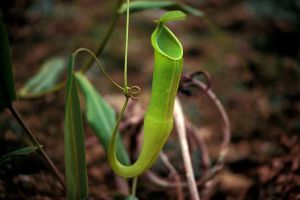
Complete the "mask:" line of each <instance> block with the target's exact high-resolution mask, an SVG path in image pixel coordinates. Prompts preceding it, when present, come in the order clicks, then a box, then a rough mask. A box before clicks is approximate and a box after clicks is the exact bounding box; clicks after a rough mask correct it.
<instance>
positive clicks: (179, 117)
mask: <svg viewBox="0 0 300 200" xmlns="http://www.w3.org/2000/svg"><path fill="white" fill-rule="evenodd" d="M174 117H175V124H176V128H177V132H178V136H179V141H180V146H181V151H182V157H183V162H184V167H185V171H186V178H187V183H188V188H189V190H190V194H191V199H192V200H200V196H199V193H198V188H197V183H196V180H195V177H194V170H193V167H192V160H191V156H190V153H189V147H188V142H187V138H186V129H185V122H184V116H183V112H182V108H181V104H180V101H179V99H178V98H176V100H175V109H174Z"/></svg>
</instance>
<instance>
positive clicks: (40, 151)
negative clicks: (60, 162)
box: [8, 105, 66, 190]
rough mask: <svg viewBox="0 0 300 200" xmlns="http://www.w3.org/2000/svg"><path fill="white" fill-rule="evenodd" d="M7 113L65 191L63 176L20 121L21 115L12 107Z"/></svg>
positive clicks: (21, 120)
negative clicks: (22, 131)
mask: <svg viewBox="0 0 300 200" xmlns="http://www.w3.org/2000/svg"><path fill="white" fill-rule="evenodd" d="M8 109H9V111H10V112H11V113H12V115H13V116H14V117H15V118H16V120H17V121H18V123H19V124H20V125H21V126H22V128H23V129H24V131H25V133H26V135H27V136H28V137H29V139H30V141H31V142H32V143H33V144H34V145H35V146H37V148H38V149H37V152H38V153H39V154H40V156H41V157H42V159H43V160H44V161H45V162H46V164H47V165H48V167H49V168H50V169H51V170H52V172H53V174H54V175H55V176H56V177H57V179H58V181H59V182H60V184H61V185H62V186H63V188H64V190H66V185H65V180H64V178H63V176H62V175H61V174H60V172H59V170H58V169H57V168H56V166H55V165H54V163H53V162H52V160H51V159H50V158H49V157H48V155H47V154H46V152H45V151H44V150H43V149H42V147H41V145H40V143H39V142H38V140H37V138H36V137H35V136H34V135H33V133H32V132H31V130H30V129H29V128H28V126H27V125H26V124H25V122H24V120H23V119H22V117H21V115H20V114H19V113H18V112H17V111H16V110H15V109H14V107H13V105H10V106H9V107H8Z"/></svg>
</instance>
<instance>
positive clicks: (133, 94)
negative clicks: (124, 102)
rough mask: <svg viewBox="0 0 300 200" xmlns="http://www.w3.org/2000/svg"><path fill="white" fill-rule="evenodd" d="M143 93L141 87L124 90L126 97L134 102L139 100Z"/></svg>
mask: <svg viewBox="0 0 300 200" xmlns="http://www.w3.org/2000/svg"><path fill="white" fill-rule="evenodd" d="M140 93H141V88H140V87H139V86H136V85H134V86H132V87H127V90H125V89H124V95H125V97H127V98H130V99H132V100H138V99H139V98H138V97H137V95H139V94H140Z"/></svg>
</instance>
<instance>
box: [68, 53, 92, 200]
mask: <svg viewBox="0 0 300 200" xmlns="http://www.w3.org/2000/svg"><path fill="white" fill-rule="evenodd" d="M73 62H74V59H73V57H72V58H71V59H70V62H69V66H68V80H67V99H66V110H65V122H64V132H65V133H64V134H65V135H64V136H65V165H66V185H67V198H68V199H70V200H71V199H86V197H87V194H88V184H87V166H86V159H85V143H84V141H85V139H84V130H83V122H82V116H81V112H80V102H79V96H78V89H77V83H76V80H75V76H74V72H73Z"/></svg>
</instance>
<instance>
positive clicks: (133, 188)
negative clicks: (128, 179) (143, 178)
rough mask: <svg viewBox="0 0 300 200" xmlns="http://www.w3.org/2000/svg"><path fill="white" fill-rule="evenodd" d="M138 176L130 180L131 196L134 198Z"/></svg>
mask: <svg viewBox="0 0 300 200" xmlns="http://www.w3.org/2000/svg"><path fill="white" fill-rule="evenodd" d="M138 178H139V177H138V176H136V177H134V178H133V180H132V188H131V195H132V196H136V188H137V182H138Z"/></svg>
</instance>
